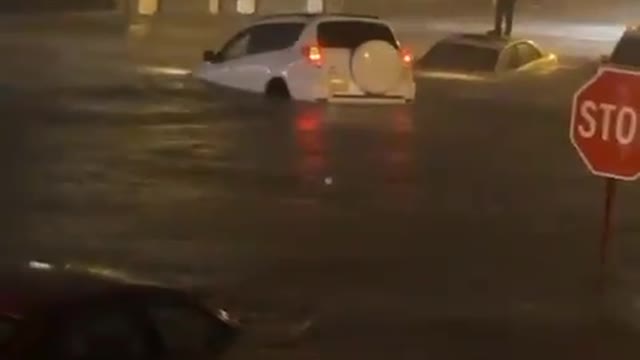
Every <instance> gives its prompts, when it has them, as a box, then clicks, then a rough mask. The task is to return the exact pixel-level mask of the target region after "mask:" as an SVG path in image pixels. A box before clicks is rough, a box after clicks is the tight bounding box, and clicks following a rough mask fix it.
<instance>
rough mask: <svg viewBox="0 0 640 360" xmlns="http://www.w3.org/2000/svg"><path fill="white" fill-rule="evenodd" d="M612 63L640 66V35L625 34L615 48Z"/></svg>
mask: <svg viewBox="0 0 640 360" xmlns="http://www.w3.org/2000/svg"><path fill="white" fill-rule="evenodd" d="M611 63H613V64H615V65H621V66H631V67H640V35H624V36H623V37H622V38H621V39H620V41H619V42H618V44H617V45H616V48H615V49H614V50H613V54H612V55H611Z"/></svg>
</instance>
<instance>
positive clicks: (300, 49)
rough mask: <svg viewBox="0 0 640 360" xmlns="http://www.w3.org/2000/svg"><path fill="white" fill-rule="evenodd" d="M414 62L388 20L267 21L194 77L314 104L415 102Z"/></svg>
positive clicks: (207, 59)
mask: <svg viewBox="0 0 640 360" xmlns="http://www.w3.org/2000/svg"><path fill="white" fill-rule="evenodd" d="M412 60H413V59H412V56H411V54H410V53H408V52H407V51H405V50H403V49H402V48H401V47H400V45H399V42H398V41H397V39H396V37H395V35H394V33H393V31H392V30H391V27H390V26H389V25H388V24H387V23H386V22H384V21H383V20H381V19H379V18H377V17H373V16H364V15H351V14H283V15H275V16H269V17H265V18H262V19H261V20H259V21H258V22H256V23H255V24H253V25H251V26H249V27H248V28H246V29H244V30H242V31H240V32H239V33H238V34H236V35H235V36H233V37H232V38H231V40H229V41H228V42H227V43H226V44H225V45H224V46H223V47H222V49H221V50H220V51H218V52H213V51H205V52H204V55H203V63H202V64H201V65H200V66H199V67H198V68H197V69H196V70H195V71H194V75H195V77H196V78H198V79H201V80H204V81H205V82H209V83H213V84H217V85H223V86H226V87H230V88H235V89H239V90H244V91H249V92H254V93H263V94H266V95H268V96H270V97H279V98H292V99H295V100H301V101H311V102H323V101H326V102H396V103H397V102H401V103H403V102H410V101H412V100H413V99H414V97H415V83H414V79H413V73H412Z"/></svg>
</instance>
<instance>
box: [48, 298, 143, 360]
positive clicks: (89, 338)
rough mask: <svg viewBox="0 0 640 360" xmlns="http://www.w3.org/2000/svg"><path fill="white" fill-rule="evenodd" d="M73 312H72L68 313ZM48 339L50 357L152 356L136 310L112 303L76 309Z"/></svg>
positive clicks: (129, 358)
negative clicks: (131, 311) (129, 310)
mask: <svg viewBox="0 0 640 360" xmlns="http://www.w3.org/2000/svg"><path fill="white" fill-rule="evenodd" d="M67 315H69V314H67ZM53 330H55V333H53V334H51V337H52V338H51V339H49V342H48V343H47V346H46V349H44V350H45V351H46V353H43V354H42V355H43V356H44V358H47V359H65V360H67V359H69V360H84V359H92V360H102V359H105V360H107V359H118V360H138V359H140V360H142V359H151V358H152V350H151V345H150V342H149V341H148V340H149V337H148V334H147V333H146V331H145V330H144V327H143V326H142V325H141V323H140V322H139V321H137V320H136V318H135V316H134V315H132V313H130V312H128V311H126V310H125V309H123V308H120V307H117V306H109V305H99V306H96V307H93V306H92V307H82V308H81V309H80V310H77V311H75V310H72V313H71V314H70V317H65V318H64V319H62V318H61V319H59V320H58V321H57V324H56V326H55V327H54V329H53Z"/></svg>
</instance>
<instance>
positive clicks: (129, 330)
mask: <svg viewBox="0 0 640 360" xmlns="http://www.w3.org/2000/svg"><path fill="white" fill-rule="evenodd" d="M236 332H237V328H236V326H235V325H234V324H233V323H231V322H230V321H229V320H228V316H226V313H224V312H222V310H219V311H218V312H216V311H213V312H212V311H211V310H209V309H207V308H205V307H204V306H203V305H202V304H201V303H200V302H199V301H197V300H196V299H195V298H193V297H192V296H191V295H189V294H188V293H186V292H184V291H181V290H176V289H171V288H166V287H163V286H159V285H153V284H148V283H137V282H130V281H124V280H117V279H115V278H108V277H103V276H97V275H93V274H90V273H84V272H78V271H67V270H51V269H44V270H42V269H38V270H34V269H11V270H5V271H2V273H0V358H2V359H8V360H12V359H60V360H67V359H92V360H93V359H119V360H137V359H141V360H142V359H216V358H219V357H220V356H221V355H222V354H223V353H225V352H226V350H227V349H229V348H230V346H231V345H232V343H233V342H234V338H235V336H236Z"/></svg>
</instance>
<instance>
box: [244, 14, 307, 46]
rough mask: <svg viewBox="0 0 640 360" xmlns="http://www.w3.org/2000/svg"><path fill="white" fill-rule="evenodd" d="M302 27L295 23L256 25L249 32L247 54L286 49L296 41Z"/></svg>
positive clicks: (302, 25) (300, 24)
mask: <svg viewBox="0 0 640 360" xmlns="http://www.w3.org/2000/svg"><path fill="white" fill-rule="evenodd" d="M304 27H305V24H304V23H295V22H294V23H273V24H261V25H256V26H254V27H253V28H251V30H250V31H249V33H250V35H251V37H250V39H249V53H250V54H259V53H262V52H268V51H277V50H282V49H286V48H288V47H290V46H292V45H293V44H294V43H295V42H296V41H298V39H299V38H300V34H301V33H302V30H303V29H304Z"/></svg>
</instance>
